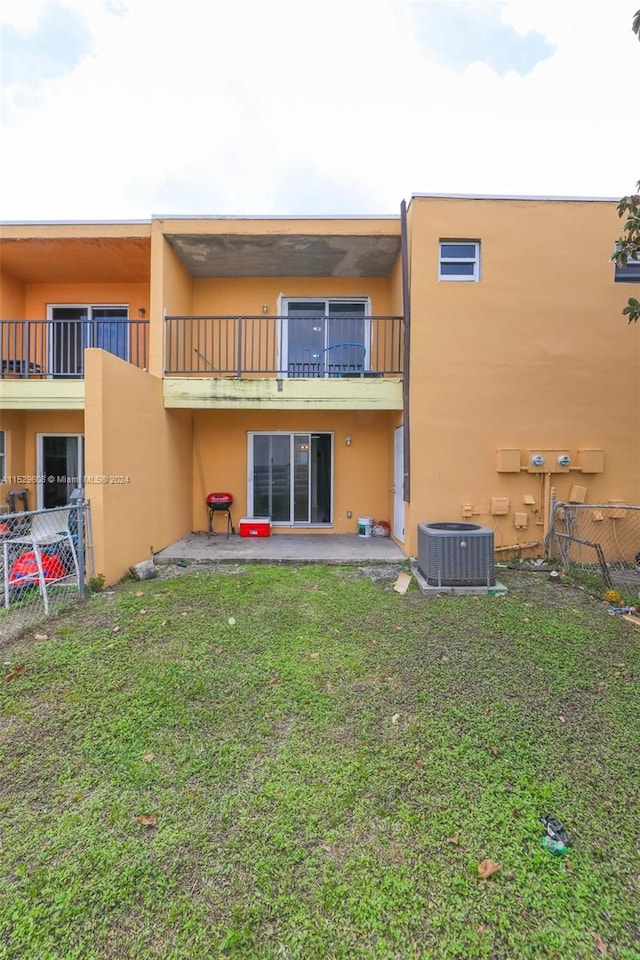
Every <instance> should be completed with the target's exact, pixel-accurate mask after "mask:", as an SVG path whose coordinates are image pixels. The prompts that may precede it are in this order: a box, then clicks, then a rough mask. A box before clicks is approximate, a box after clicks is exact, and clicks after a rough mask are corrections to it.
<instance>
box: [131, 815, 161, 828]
mask: <svg viewBox="0 0 640 960" xmlns="http://www.w3.org/2000/svg"><path fill="white" fill-rule="evenodd" d="M136 819H137V821H138V823H141V824H142V826H143V827H155V825H156V823H157V822H158V820H157V818H156V817H154V816H151V815H149V814H146V813H141V814H140V816H139V817H136Z"/></svg>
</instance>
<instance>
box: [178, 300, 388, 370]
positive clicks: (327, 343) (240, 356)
mask: <svg viewBox="0 0 640 960" xmlns="http://www.w3.org/2000/svg"><path fill="white" fill-rule="evenodd" d="M164 333H165V337H164V357H165V362H164V372H165V375H166V376H176V375H180V374H192V375H197V376H200V377H217V376H233V377H243V376H247V375H249V376H275V377H305V378H306V377H382V376H384V375H385V374H387V375H394V374H395V375H400V374H402V358H403V319H402V317H369V316H366V317H365V316H358V315H351V316H337V317H335V316H317V317H303V318H301V317H285V316H273V317H271V316H217V317H216V316H200V317H194V316H171V317H165V329H164Z"/></svg>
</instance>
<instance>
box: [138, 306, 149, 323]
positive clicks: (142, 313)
mask: <svg viewBox="0 0 640 960" xmlns="http://www.w3.org/2000/svg"><path fill="white" fill-rule="evenodd" d="M146 315H147V311H146V310H145V308H144V307H140V309H139V310H138V316H139V317H140V319H141V320H142V319H143V317H146Z"/></svg>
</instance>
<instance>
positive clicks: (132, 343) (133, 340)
mask: <svg viewBox="0 0 640 960" xmlns="http://www.w3.org/2000/svg"><path fill="white" fill-rule="evenodd" d="M148 344H149V321H148V320H120V319H108V320H0V378H4V379H12V378H18V379H21V380H22V379H37V380H42V379H49V378H53V377H60V378H67V379H68V378H73V379H81V378H83V377H84V349H85V347H101V348H102V349H103V350H106V351H107V352H108V353H113V354H115V356H117V357H120V358H121V359H122V360H126V361H127V362H128V363H132V364H133V365H134V366H136V367H141V368H143V369H144V368H146V367H147V365H148V364H147V356H148V350H149V346H148Z"/></svg>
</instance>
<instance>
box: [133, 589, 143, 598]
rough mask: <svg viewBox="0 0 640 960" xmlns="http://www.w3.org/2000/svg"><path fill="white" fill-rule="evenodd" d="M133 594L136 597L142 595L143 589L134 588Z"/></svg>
mask: <svg viewBox="0 0 640 960" xmlns="http://www.w3.org/2000/svg"><path fill="white" fill-rule="evenodd" d="M134 596H136V597H144V590H136V592H135V594H134Z"/></svg>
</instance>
